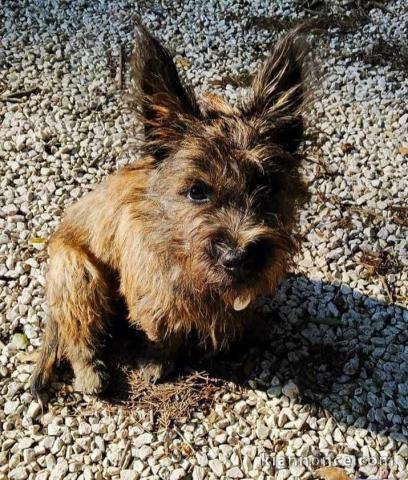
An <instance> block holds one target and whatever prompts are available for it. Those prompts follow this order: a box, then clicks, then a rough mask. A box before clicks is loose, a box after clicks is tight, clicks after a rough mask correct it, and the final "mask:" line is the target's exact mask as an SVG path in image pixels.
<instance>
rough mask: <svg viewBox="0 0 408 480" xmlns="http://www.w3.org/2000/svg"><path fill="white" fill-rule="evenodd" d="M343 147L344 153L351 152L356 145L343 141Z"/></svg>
mask: <svg viewBox="0 0 408 480" xmlns="http://www.w3.org/2000/svg"><path fill="white" fill-rule="evenodd" d="M341 149H342V151H343V153H350V152H352V151H353V150H354V145H352V144H351V143H343V144H342V145H341Z"/></svg>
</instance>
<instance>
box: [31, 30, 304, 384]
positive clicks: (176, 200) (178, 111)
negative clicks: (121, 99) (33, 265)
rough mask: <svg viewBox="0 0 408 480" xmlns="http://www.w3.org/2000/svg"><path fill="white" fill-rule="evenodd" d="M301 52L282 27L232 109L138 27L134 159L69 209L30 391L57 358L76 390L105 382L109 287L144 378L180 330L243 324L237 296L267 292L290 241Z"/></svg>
mask: <svg viewBox="0 0 408 480" xmlns="http://www.w3.org/2000/svg"><path fill="white" fill-rule="evenodd" d="M306 55H307V51H306V48H305V43H304V40H303V38H302V36H301V35H300V34H299V32H297V31H295V32H292V33H290V34H288V35H287V36H286V37H284V38H283V39H282V40H280V41H279V42H278V43H277V44H276V46H275V47H274V48H273V49H272V51H271V54H270V57H269V58H268V59H267V60H266V61H265V63H264V64H263V66H262V67H261V69H260V71H259V72H258V74H257V75H256V76H255V79H254V81H253V84H252V86H251V89H250V91H249V93H248V96H247V99H246V101H245V102H244V103H243V104H242V105H241V106H240V107H239V108H234V107H232V106H230V105H228V104H227V103H226V102H225V101H224V100H222V99H221V98H219V97H217V96H214V95H206V96H204V97H203V98H202V99H201V100H200V101H198V100H197V99H196V97H195V95H194V94H193V92H192V90H190V89H188V88H185V87H184V86H183V85H182V83H181V81H180V79H179V76H178V74H177V71H176V68H175V65H174V63H173V61H172V59H171V56H170V55H169V53H168V52H167V51H166V50H165V49H164V48H163V47H162V46H161V45H160V44H159V42H158V41H157V40H156V39H155V38H153V37H152V36H151V35H150V34H149V33H148V32H147V31H146V30H145V29H144V28H143V27H141V26H139V27H138V38H137V46H136V53H135V55H134V62H133V63H134V69H133V76H132V78H133V83H134V85H135V87H136V91H137V92H136V103H137V104H138V105H139V113H140V115H141V118H142V121H143V123H144V128H145V140H144V144H143V155H142V159H141V160H140V161H137V162H135V163H134V164H132V165H130V166H128V167H126V168H123V169H122V170H120V171H119V172H118V173H116V174H114V175H111V176H110V177H108V178H107V179H106V180H105V181H104V182H103V184H102V185H100V186H99V187H98V188H97V189H96V190H95V191H94V192H92V193H90V194H88V195H86V196H85V197H84V198H82V199H81V200H80V201H79V202H78V203H76V204H75V205H73V206H72V207H70V208H69V209H68V211H67V213H66V215H65V217H64V219H63V221H62V223H61V225H60V227H59V229H58V231H57V232H56V233H55V234H54V236H53V237H52V240H51V243H50V266H49V273H48V287H47V293H48V304H49V319H48V323H47V329H46V333H45V339H44V345H43V350H42V353H41V358H40V361H39V363H38V365H37V368H36V370H35V373H34V376H33V383H32V386H33V391H34V392H35V393H38V392H39V391H41V390H42V389H43V388H44V387H45V385H46V384H47V383H48V382H49V380H50V377H51V373H52V370H53V366H54V364H55V362H56V361H57V360H58V359H60V358H66V359H68V360H69V361H70V363H71V364H72V367H73V370H74V373H75V377H76V388H77V389H79V390H82V391H84V392H90V393H96V392H99V391H101V390H102V389H103V388H104V387H105V386H106V383H107V378H106V369H105V367H104V364H103V362H102V360H101V357H100V347H101V345H102V343H103V340H104V337H105V335H106V333H107V329H108V325H109V323H110V322H113V321H114V320H115V303H116V300H117V299H118V297H120V298H122V299H123V300H124V301H125V303H126V306H127V311H128V321H129V323H130V324H131V325H133V326H135V327H137V328H138V329H141V330H142V331H143V332H145V334H146V336H147V338H148V340H149V341H150V342H151V344H152V345H153V346H154V347H155V349H154V351H155V354H154V355H153V356H152V359H151V361H150V363H149V364H148V365H146V367H145V372H146V375H147V376H148V377H149V378H151V379H153V380H156V379H158V378H162V377H164V376H165V375H166V374H167V373H169V371H170V370H171V369H172V367H173V360H174V358H175V355H176V353H177V350H178V349H179V347H180V345H181V343H182V342H183V340H184V339H185V338H186V336H187V335H188V334H189V332H191V331H195V332H197V333H198V334H199V336H200V337H201V338H202V339H203V341H208V343H211V344H212V346H213V347H214V348H215V349H218V348H224V347H226V346H227V345H228V344H229V343H230V342H231V341H232V340H234V339H236V338H237V337H238V336H239V335H240V333H241V332H242V330H243V327H244V326H245V325H246V324H247V323H248V322H249V321H250V318H251V305H249V306H248V308H244V309H243V310H239V311H237V309H236V303H235V302H237V299H239V300H240V302H241V303H240V302H238V303H240V304H239V308H243V307H244V306H245V304H246V303H247V302H248V301H253V300H255V298H256V297H257V296H258V295H261V294H270V293H272V292H273V291H274V290H275V288H276V286H277V283H278V281H279V279H280V278H281V277H282V276H283V275H284V274H285V272H286V271H287V269H288V266H289V265H290V263H291V261H292V258H293V255H294V253H295V252H296V249H297V241H296V240H295V236H294V234H293V227H294V225H295V223H296V211H297V208H298V206H299V205H300V204H301V203H302V201H303V200H304V198H305V195H306V187H305V185H304V183H303V181H302V179H301V175H300V173H299V167H300V157H299V156H298V155H297V154H296V152H297V149H298V147H299V144H300V142H301V140H302V136H303V120H302V108H303V105H304V101H305V81H306V80H305V78H306V76H305V63H306V62H305V58H306ZM192 185H195V187H194V189H193V190H192V189H191V187H192ZM197 188H198V193H197ZM203 195H204V197H205V198H204V199H203V198H202V197H203ZM197 196H198V197H199V198H198V200H197ZM231 252H233V253H231ZM237 252H239V255H241V254H242V255H244V256H243V257H242V258H244V259H245V262H244V266H245V269H244V272H245V275H242V269H241V267H242V265H241V264H240V263H239V262H240V260H238V270H239V271H240V272H241V274H240V276H239V277H238V278H237V276H236V271H235V270H234V268H235V267H233V270H228V269H226V267H225V265H224V262H225V258H226V256H228V255H230V257H231V255H232V257H233V259H235V260H236V257H234V255H238V254H237ZM242 252H244V254H243V253H242ZM239 258H241V257H239ZM235 260H234V261H235ZM240 269H241V270H240Z"/></svg>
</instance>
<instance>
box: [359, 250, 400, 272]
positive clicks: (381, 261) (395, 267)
mask: <svg viewBox="0 0 408 480" xmlns="http://www.w3.org/2000/svg"><path fill="white" fill-rule="evenodd" d="M358 261H359V263H360V265H363V266H364V267H365V269H366V270H367V273H368V274H369V275H376V276H384V275H388V274H391V273H398V272H399V271H400V268H401V267H400V264H399V262H398V259H397V258H396V257H395V256H393V255H392V254H390V253H389V252H388V251H386V250H382V251H380V252H370V251H368V250H364V251H362V252H361V254H360V257H359V259H358Z"/></svg>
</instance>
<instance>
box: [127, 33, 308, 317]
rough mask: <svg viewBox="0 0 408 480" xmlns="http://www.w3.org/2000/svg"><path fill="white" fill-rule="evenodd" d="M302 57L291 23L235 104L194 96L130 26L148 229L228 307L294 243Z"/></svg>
mask: <svg viewBox="0 0 408 480" xmlns="http://www.w3.org/2000/svg"><path fill="white" fill-rule="evenodd" d="M305 57H306V49H305V43H304V41H303V39H302V37H301V36H300V35H299V34H298V33H297V32H293V33H291V34H289V35H287V36H286V37H284V38H283V39H282V40H281V41H280V42H278V43H277V45H276V46H275V47H274V48H273V49H272V51H271V55H270V57H269V58H268V59H267V60H266V61H265V63H264V64H263V66H262V67H261V69H260V71H259V72H258V73H257V75H256V76H255V78H254V80H253V83H252V86H251V88H250V90H249V92H248V96H247V98H246V100H245V102H243V104H242V105H241V106H240V107H237V108H236V107H232V106H230V105H229V104H227V103H226V102H225V101H224V100H222V99H221V98H220V97H217V96H214V95H207V96H204V97H203V98H202V99H201V100H197V99H196V97H195V96H194V94H193V92H192V90H191V89H189V88H186V87H184V86H183V85H182V83H181V81H180V78H179V76H178V74H177V71H176V67H175V65H174V63H173V61H172V58H171V56H170V55H169V53H168V52H167V51H166V50H165V49H164V48H163V47H162V46H161V45H160V44H159V42H158V41H157V40H156V39H155V38H153V37H152V36H151V35H150V34H149V33H148V32H147V31H146V30H145V29H144V28H143V27H139V29H138V39H137V44H136V51H135V56H134V74H133V81H134V84H135V86H136V91H137V102H138V104H139V106H140V111H141V115H142V121H143V123H144V128H145V140H144V151H145V153H146V154H147V155H148V156H149V157H151V159H152V162H153V163H154V165H155V168H154V169H153V170H152V175H151V179H150V186H149V191H148V192H147V193H148V196H149V197H150V198H151V200H153V201H154V202H155V207H154V209H153V210H154V213H153V214H154V215H155V222H157V224H156V227H155V228H157V231H158V232H159V233H160V238H162V239H163V240H164V241H165V242H166V244H167V245H168V249H171V251H172V255H173V258H174V259H176V260H177V261H176V262H175V264H176V265H178V268H179V272H180V274H182V275H184V277H185V278H186V281H187V282H189V284H190V286H191V287H192V288H194V289H196V290H200V289H208V288H210V289H213V290H217V291H218V292H220V293H221V295H222V296H223V297H224V298H225V300H226V302H227V303H228V304H230V305H234V306H235V308H236V309H239V308H243V306H245V304H246V303H247V301H249V300H251V299H253V297H255V296H256V295H257V294H259V293H266V292H268V291H270V290H271V289H273V288H275V286H276V284H277V281H278V280H279V278H280V277H281V276H282V275H283V274H284V273H285V271H286V270H287V266H288V263H290V260H291V258H292V256H293V254H294V252H295V251H296V246H297V242H296V241H295V239H294V237H293V234H292V227H293V224H294V222H295V219H296V209H297V206H298V205H299V204H300V203H301V202H302V200H303V199H304V198H305V194H306V188H305V186H304V183H303V182H302V180H301V176H300V174H299V166H300V165H299V163H300V160H299V157H298V156H297V155H296V151H297V149H298V147H299V145H300V142H301V141H302V137H303V120H302V107H303V105H304V100H305V65H304V64H305ZM237 299H238V300H237Z"/></svg>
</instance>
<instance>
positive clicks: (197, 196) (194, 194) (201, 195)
mask: <svg viewBox="0 0 408 480" xmlns="http://www.w3.org/2000/svg"><path fill="white" fill-rule="evenodd" d="M187 198H188V199H189V200H191V201H192V202H197V203H202V202H207V201H208V200H209V199H210V198H209V196H208V191H207V189H206V187H205V185H202V184H199V183H195V184H194V185H192V186H191V187H190V188H189V190H188V192H187Z"/></svg>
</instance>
